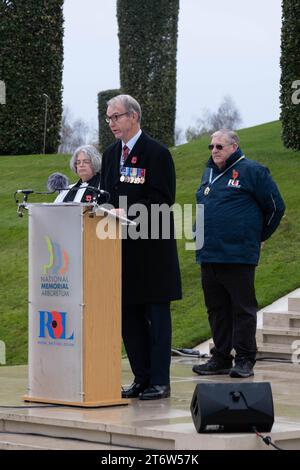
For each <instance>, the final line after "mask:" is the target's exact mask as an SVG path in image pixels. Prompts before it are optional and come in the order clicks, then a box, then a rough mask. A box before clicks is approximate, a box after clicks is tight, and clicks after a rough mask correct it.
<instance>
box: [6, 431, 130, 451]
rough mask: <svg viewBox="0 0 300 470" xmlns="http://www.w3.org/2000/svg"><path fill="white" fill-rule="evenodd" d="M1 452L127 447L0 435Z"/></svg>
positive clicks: (29, 435)
mask: <svg viewBox="0 0 300 470" xmlns="http://www.w3.org/2000/svg"><path fill="white" fill-rule="evenodd" d="M0 449H1V450H94V451H103V450H129V447H119V446H113V445H105V444H100V443H95V442H84V441H80V440H76V439H62V438H56V437H50V436H38V435H33V434H23V433H16V434H15V433H5V432H4V433H1V434H0Z"/></svg>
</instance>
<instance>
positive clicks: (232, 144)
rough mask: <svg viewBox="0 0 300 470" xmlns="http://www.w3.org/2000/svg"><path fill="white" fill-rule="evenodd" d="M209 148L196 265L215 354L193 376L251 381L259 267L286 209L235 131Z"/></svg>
mask: <svg viewBox="0 0 300 470" xmlns="http://www.w3.org/2000/svg"><path fill="white" fill-rule="evenodd" d="M208 147H209V150H211V152H212V153H211V157H210V159H209V161H208V165H207V168H206V170H205V172H204V175H203V177H202V181H201V185H200V187H199V189H198V191H197V194H196V197H197V203H198V204H203V205H204V244H203V247H202V249H200V250H198V251H197V253H196V261H197V263H199V264H201V275H202V287H203V291H204V298H205V304H206V307H207V311H208V319H209V323H210V327H211V330H212V335H213V340H214V349H213V351H212V353H213V354H212V358H211V359H210V360H209V361H208V362H207V363H206V364H201V365H196V366H194V367H193V371H194V372H196V373H197V374H199V375H214V374H228V373H229V374H230V376H231V377H249V376H251V375H253V366H254V364H255V356H256V340H255V335H256V314H257V301H256V297H255V287H254V276H255V267H256V265H257V263H258V260H259V255H260V248H261V244H262V242H264V241H265V240H267V239H268V238H269V237H270V236H271V235H272V233H273V232H274V231H275V230H276V228H277V227H278V225H279V223H280V220H281V218H282V216H283V214H284V210H285V206H284V202H283V200H282V198H281V196H280V193H279V191H278V188H277V186H276V184H275V183H274V181H273V180H272V178H271V175H270V173H269V170H268V169H267V168H265V167H263V166H262V165H260V164H259V163H257V162H255V161H251V160H248V159H247V158H246V157H245V156H244V155H243V153H242V151H241V149H240V148H239V137H238V135H237V134H236V133H235V132H233V131H230V130H227V129H221V130H219V131H217V132H215V133H214V134H213V135H212V141H211V144H210V145H209V146H208ZM232 349H234V350H235V361H234V367H232V366H233V364H232V360H233V358H232V356H231V350H232Z"/></svg>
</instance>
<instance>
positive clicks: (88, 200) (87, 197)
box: [85, 194, 92, 202]
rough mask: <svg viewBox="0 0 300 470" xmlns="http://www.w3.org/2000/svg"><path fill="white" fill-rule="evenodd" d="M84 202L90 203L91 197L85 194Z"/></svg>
mask: <svg viewBox="0 0 300 470" xmlns="http://www.w3.org/2000/svg"><path fill="white" fill-rule="evenodd" d="M85 200H86V202H91V200H92V196H91V195H90V194H87V195H86V196H85Z"/></svg>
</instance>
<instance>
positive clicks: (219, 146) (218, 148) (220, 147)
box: [208, 144, 233, 150]
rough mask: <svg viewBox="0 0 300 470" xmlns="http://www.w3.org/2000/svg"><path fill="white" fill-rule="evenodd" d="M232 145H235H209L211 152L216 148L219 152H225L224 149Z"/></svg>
mask: <svg viewBox="0 0 300 470" xmlns="http://www.w3.org/2000/svg"><path fill="white" fill-rule="evenodd" d="M231 145H233V144H227V145H221V144H216V145H213V144H209V146H208V149H209V150H213V149H214V148H215V147H216V149H217V150H223V148H224V147H230V146H231Z"/></svg>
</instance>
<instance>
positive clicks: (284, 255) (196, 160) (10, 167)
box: [0, 122, 300, 364]
mask: <svg viewBox="0 0 300 470" xmlns="http://www.w3.org/2000/svg"><path fill="white" fill-rule="evenodd" d="M280 133H281V126H280V123H279V122H273V123H269V124H264V125H261V126H257V127H252V128H249V129H244V130H241V131H240V132H239V135H240V137H241V148H242V150H243V151H244V153H245V154H246V156H248V157H249V158H251V159H254V160H257V161H259V162H261V163H262V164H264V165H266V166H268V167H269V169H270V170H271V173H272V175H273V177H274V179H275V181H276V182H277V184H278V186H279V188H280V191H281V193H282V195H283V198H284V200H285V203H286V206H287V210H286V214H285V216H284V219H283V221H282V223H281V225H280V227H279V229H278V231H277V232H276V234H275V235H274V236H273V237H272V238H271V239H270V240H269V241H267V242H266V243H265V246H264V249H263V252H262V256H261V261H260V265H259V266H258V268H257V276H256V287H257V298H258V302H259V306H260V307H263V306H264V305H267V304H269V303H271V302H272V301H274V300H275V299H276V298H278V297H280V296H282V295H284V294H286V293H288V292H289V291H291V290H293V289H295V288H297V287H299V286H300V269H299V251H300V243H299V242H300V207H299V200H300V197H299V194H300V191H299V188H300V153H299V152H293V151H289V150H286V149H284V148H283V146H282V143H281V139H280ZM207 144H208V140H207V139H206V138H205V139H204V138H203V139H200V140H198V141H194V142H192V143H190V144H186V145H181V146H179V147H176V148H174V149H173V150H172V153H173V156H174V159H175V164H176V171H177V202H178V203H180V204H190V203H191V202H195V192H196V189H197V187H198V185H199V181H200V178H201V174H202V171H203V169H204V166H205V163H206V161H207V159H208V156H209V155H208V150H207ZM68 162H69V157H68V156H66V155H45V156H41V155H35V156H14V157H0V169H1V188H0V208H1V222H0V235H1V247H0V260H1V263H0V302H1V305H0V340H3V341H5V343H6V348H7V363H9V364H22V363H25V362H26V361H27V217H26V216H25V217H23V218H22V219H20V218H18V217H17V215H16V204H15V202H14V199H13V193H14V191H15V190H16V189H17V188H21V187H23V188H24V187H28V188H31V187H32V188H34V189H37V190H38V189H40V190H44V189H45V184H46V180H47V177H48V176H49V174H51V173H52V172H54V171H61V172H62V173H65V174H67V175H68V176H71V172H70V170H68ZM71 181H74V178H73V177H72V176H71ZM34 200H35V201H40V200H42V199H41V198H39V199H37V197H31V201H32V202H33V201H34ZM44 200H45V198H44ZM47 200H51V198H49V197H48V199H47ZM184 245H185V240H178V247H179V255H180V264H181V272H182V281H183V294H184V298H183V300H182V301H178V302H174V304H173V346H174V347H179V348H180V347H192V346H194V345H195V344H197V343H198V342H200V341H202V340H204V339H207V338H208V337H209V335H210V331H209V327H208V323H207V318H206V311H205V306H204V302H203V295H202V291H201V288H200V280H199V267H198V266H197V265H196V264H195V262H194V252H193V251H185V249H184Z"/></svg>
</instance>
